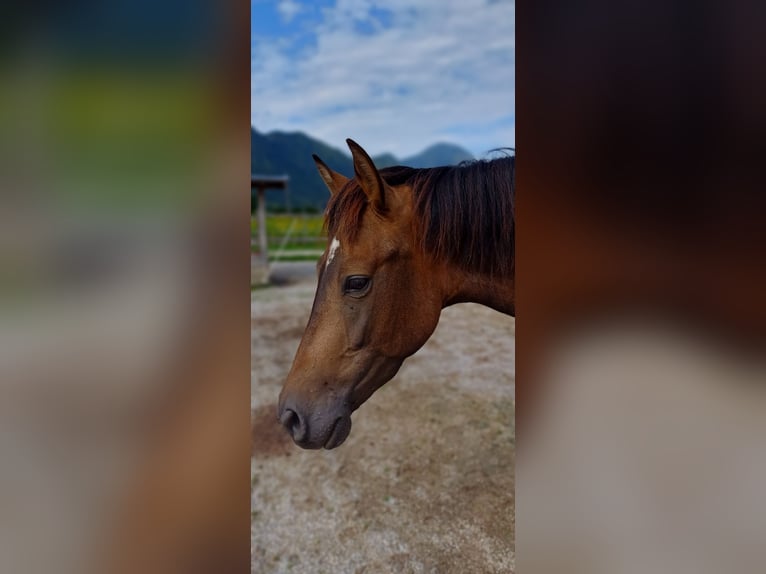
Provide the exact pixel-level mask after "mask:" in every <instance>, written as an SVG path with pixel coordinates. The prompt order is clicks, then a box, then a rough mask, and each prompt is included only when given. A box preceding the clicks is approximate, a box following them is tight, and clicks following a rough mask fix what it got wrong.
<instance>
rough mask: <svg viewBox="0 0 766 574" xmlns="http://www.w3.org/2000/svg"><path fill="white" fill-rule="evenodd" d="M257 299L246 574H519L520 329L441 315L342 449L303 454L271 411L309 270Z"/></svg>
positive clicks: (491, 315)
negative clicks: (517, 365)
mask: <svg viewBox="0 0 766 574" xmlns="http://www.w3.org/2000/svg"><path fill="white" fill-rule="evenodd" d="M273 273H274V275H275V277H274V278H275V280H276V282H277V283H279V284H280V286H278V287H269V288H263V289H257V290H255V291H253V293H252V302H251V316H252V327H251V331H252V338H251V345H252V366H251V369H252V410H253V451H252V454H253V456H252V498H251V517H252V547H251V551H252V571H253V572H257V573H269V572H295V573H301V572H305V573H311V574H320V573H328V574H329V573H339V574H341V573H346V572H348V573H354V574H361V573H365V574H373V573H379V572H380V573H384V572H396V573H399V572H413V573H420V572H424V573H426V572H428V573H431V572H433V573H437V572H438V573H440V574H441V573H461V574H463V573H467V572H471V573H484V572H486V573H490V572H493V573H494V572H504V573H505V572H513V571H514V563H515V556H514V540H515V518H514V515H515V512H514V507H515V499H514V459H515V450H514V444H515V433H514V404H515V387H514V370H515V365H514V346H515V345H514V332H515V321H514V319H512V318H510V317H507V316H505V315H502V314H500V313H497V312H495V311H492V310H491V309H488V308H485V307H481V306H479V305H474V304H463V305H456V306H454V307H451V308H448V309H445V310H444V312H443V313H442V318H441V321H440V324H439V327H438V328H437V330H436V332H435V333H434V335H433V336H432V337H431V339H430V340H429V341H428V343H427V344H426V345H425V346H424V347H423V348H422V349H421V350H420V351H419V352H418V353H417V354H416V355H415V356H413V357H411V358H410V359H408V360H407V361H406V362H405V363H404V366H403V367H402V368H401V370H400V371H399V374H397V376H396V377H395V378H394V379H393V380H392V381H390V382H389V383H388V384H387V385H385V386H384V387H383V388H382V389H380V390H379V391H378V392H377V393H376V394H375V395H373V397H372V398H371V399H369V400H368V402H367V403H365V404H364V405H362V407H361V408H360V409H359V410H358V411H356V412H355V413H354V415H353V419H352V420H353V427H352V429H351V435H350V436H349V438H348V440H347V441H346V442H345V443H344V444H343V445H342V446H341V447H339V448H338V449H335V450H332V451H304V450H301V449H300V448H298V447H296V446H294V445H293V443H292V441H291V440H290V438H289V437H288V436H287V434H286V433H285V432H284V431H283V430H282V429H281V428H280V427H279V426H278V424H277V422H276V414H275V413H276V401H277V396H278V394H279V391H280V388H281V385H282V382H283V380H284V378H285V376H286V375H287V372H288V370H289V367H290V364H291V362H292V357H293V354H294V353H295V350H296V348H297V346H298V343H299V341H300V337H301V335H302V333H303V328H304V326H305V324H306V321H307V319H308V314H309V312H310V308H311V302H312V299H313V293H314V287H315V284H314V281H315V279H314V273H313V264H308V265H307V264H288V263H282V264H278V265H277V266H275V270H274V272H273Z"/></svg>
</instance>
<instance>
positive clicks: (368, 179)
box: [346, 139, 386, 213]
mask: <svg viewBox="0 0 766 574" xmlns="http://www.w3.org/2000/svg"><path fill="white" fill-rule="evenodd" d="M346 143H347V144H348V147H349V149H350V150H351V156H352V157H353V158H354V174H355V175H356V179H357V180H358V181H359V185H360V186H361V188H362V190H363V191H364V193H365V194H366V195H367V199H368V200H369V202H370V203H371V204H372V206H373V207H374V208H375V209H376V210H377V211H378V212H380V213H383V212H384V211H385V210H386V192H385V187H384V186H383V180H382V179H381V177H380V173H378V169H377V168H376V167H375V164H374V163H372V160H371V159H370V156H369V155H367V152H366V151H364V150H363V149H362V146H360V145H359V144H358V143H356V142H355V141H354V140H352V139H347V140H346Z"/></svg>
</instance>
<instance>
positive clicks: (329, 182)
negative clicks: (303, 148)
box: [311, 154, 348, 195]
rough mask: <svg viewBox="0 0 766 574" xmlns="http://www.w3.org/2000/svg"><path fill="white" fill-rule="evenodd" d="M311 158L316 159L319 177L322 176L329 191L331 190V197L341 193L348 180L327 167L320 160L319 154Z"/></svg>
mask: <svg viewBox="0 0 766 574" xmlns="http://www.w3.org/2000/svg"><path fill="white" fill-rule="evenodd" d="M311 157H313V158H314V163H315V164H317V169H318V170H319V175H320V176H322V180H323V181H324V183H325V185H326V186H327V189H329V190H330V195H335V194H336V193H338V191H340V189H341V188H342V187H343V186H344V185H346V182H347V181H348V178H347V177H346V176H344V175H341V174H339V173H338V172H337V171H333V170H331V169H330V168H329V167H327V164H325V162H323V161H322V160H321V159H319V156H318V155H317V154H312V155H311Z"/></svg>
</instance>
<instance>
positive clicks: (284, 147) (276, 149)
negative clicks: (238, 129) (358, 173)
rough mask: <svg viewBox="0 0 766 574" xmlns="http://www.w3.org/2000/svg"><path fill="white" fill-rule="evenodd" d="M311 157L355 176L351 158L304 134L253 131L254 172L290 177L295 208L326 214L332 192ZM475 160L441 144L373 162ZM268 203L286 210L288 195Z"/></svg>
mask: <svg viewBox="0 0 766 574" xmlns="http://www.w3.org/2000/svg"><path fill="white" fill-rule="evenodd" d="M311 154H317V155H318V156H319V157H321V158H322V161H324V162H325V163H326V164H327V165H328V166H329V167H330V168H331V169H334V170H335V171H338V172H340V173H342V174H345V175H347V176H351V175H352V174H353V173H354V167H353V163H352V161H351V156H350V155H349V154H348V153H347V152H345V151H341V150H339V149H336V148H333V147H331V146H329V145H327V144H326V143H324V142H322V141H320V140H318V139H315V138H312V137H310V136H308V135H306V134H304V133H302V132H289V133H288V132H279V131H275V132H270V133H268V134H262V133H260V132H258V131H257V130H256V129H255V128H252V127H251V128H250V171H251V172H252V173H258V174H267V175H283V174H287V175H289V176H290V183H289V195H290V204H291V206H292V207H293V208H311V209H316V210H320V211H321V210H323V209H324V206H325V204H326V203H327V197H328V191H327V188H326V187H325V185H324V183H323V182H322V180H321V178H320V177H319V174H318V173H317V169H316V166H315V165H314V160H313V159H312V158H311ZM470 159H473V156H471V154H470V153H468V152H467V151H466V150H464V149H463V148H461V147H459V146H456V145H454V144H447V143H439V144H435V145H432V146H430V147H428V148H427V149H425V150H424V151H422V152H420V153H418V154H415V155H413V156H410V157H406V158H403V159H398V158H397V157H396V156H394V155H393V154H390V153H384V154H380V155H378V156H375V157H374V158H373V161H374V162H375V165H376V166H377V167H378V168H384V167H390V166H392V165H408V166H410V167H436V166H439V165H453V164H457V163H460V162H461V161H465V160H470ZM266 201H267V203H268V205H269V206H270V207H282V206H284V204H285V194H284V193H283V192H281V191H269V192H267V194H266Z"/></svg>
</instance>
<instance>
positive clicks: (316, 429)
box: [278, 401, 351, 449]
mask: <svg viewBox="0 0 766 574" xmlns="http://www.w3.org/2000/svg"><path fill="white" fill-rule="evenodd" d="M278 417H279V422H280V423H282V426H284V427H285V429H287V432H288V433H290V436H291V437H292V438H293V441H295V444H297V445H298V446H299V447H301V448H310V449H318V448H326V449H331V448H335V447H337V446H340V445H341V444H343V441H345V440H346V438H347V437H348V434H349V433H350V432H351V413H350V412H349V410H348V409H347V408H345V406H342V407H337V408H332V407H330V408H324V409H317V408H303V409H301V408H300V407H298V406H297V405H296V404H295V403H293V402H291V401H285V403H284V404H281V405H280V408H279V413H278Z"/></svg>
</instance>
